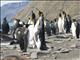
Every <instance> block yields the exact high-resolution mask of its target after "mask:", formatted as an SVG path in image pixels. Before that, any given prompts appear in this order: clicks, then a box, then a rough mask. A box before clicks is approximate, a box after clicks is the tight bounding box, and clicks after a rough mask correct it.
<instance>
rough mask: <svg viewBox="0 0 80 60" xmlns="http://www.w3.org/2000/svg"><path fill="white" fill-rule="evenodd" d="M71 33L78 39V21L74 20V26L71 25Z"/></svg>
mask: <svg viewBox="0 0 80 60" xmlns="http://www.w3.org/2000/svg"><path fill="white" fill-rule="evenodd" d="M71 32H72V36H73V38H76V19H73V22H72V25H71Z"/></svg>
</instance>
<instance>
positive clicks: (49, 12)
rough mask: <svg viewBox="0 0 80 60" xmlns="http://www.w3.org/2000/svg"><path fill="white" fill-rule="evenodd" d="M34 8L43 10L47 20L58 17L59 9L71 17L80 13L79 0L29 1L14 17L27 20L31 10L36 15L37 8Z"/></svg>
mask: <svg viewBox="0 0 80 60" xmlns="http://www.w3.org/2000/svg"><path fill="white" fill-rule="evenodd" d="M36 8H37V9H39V10H41V11H43V13H44V16H45V18H47V19H49V20H53V19H54V18H55V17H58V14H59V13H60V11H61V10H64V11H65V12H66V13H67V14H70V15H71V17H72V18H75V16H79V15H80V1H30V2H29V4H28V5H27V6H26V7H25V8H24V9H23V10H21V11H20V12H19V13H18V14H16V16H15V17H16V18H20V19H22V20H27V18H28V17H29V16H30V12H31V10H33V11H34V12H35V13H36V16H37V17H38V10H37V9H36Z"/></svg>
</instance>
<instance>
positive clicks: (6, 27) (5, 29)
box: [2, 17, 9, 34]
mask: <svg viewBox="0 0 80 60" xmlns="http://www.w3.org/2000/svg"><path fill="white" fill-rule="evenodd" d="M8 32H9V24H8V22H7V20H6V17H5V18H4V20H3V23H2V33H4V34H8Z"/></svg>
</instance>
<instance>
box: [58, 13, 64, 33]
mask: <svg viewBox="0 0 80 60" xmlns="http://www.w3.org/2000/svg"><path fill="white" fill-rule="evenodd" d="M63 24H64V21H62V15H61V14H59V18H58V29H59V33H63V29H64V26H63Z"/></svg>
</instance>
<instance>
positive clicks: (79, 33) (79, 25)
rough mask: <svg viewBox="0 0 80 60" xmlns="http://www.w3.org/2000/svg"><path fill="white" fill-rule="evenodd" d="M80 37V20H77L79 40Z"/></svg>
mask: <svg viewBox="0 0 80 60" xmlns="http://www.w3.org/2000/svg"><path fill="white" fill-rule="evenodd" d="M79 35H80V19H78V20H77V26H76V37H77V38H79Z"/></svg>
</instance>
